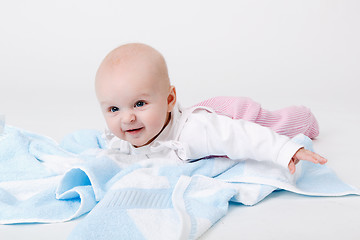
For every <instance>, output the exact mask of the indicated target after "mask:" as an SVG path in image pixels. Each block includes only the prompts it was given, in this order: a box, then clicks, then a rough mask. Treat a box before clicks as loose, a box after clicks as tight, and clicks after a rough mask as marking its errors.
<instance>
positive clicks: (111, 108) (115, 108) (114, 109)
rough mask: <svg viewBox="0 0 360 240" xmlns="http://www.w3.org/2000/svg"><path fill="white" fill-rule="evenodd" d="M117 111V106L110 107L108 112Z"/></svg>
mask: <svg viewBox="0 0 360 240" xmlns="http://www.w3.org/2000/svg"><path fill="white" fill-rule="evenodd" d="M117 111H119V108H118V107H110V112H117Z"/></svg>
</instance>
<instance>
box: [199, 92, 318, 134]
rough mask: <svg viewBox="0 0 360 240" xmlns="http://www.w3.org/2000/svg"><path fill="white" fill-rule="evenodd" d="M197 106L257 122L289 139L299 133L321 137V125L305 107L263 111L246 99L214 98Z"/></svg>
mask: <svg viewBox="0 0 360 240" xmlns="http://www.w3.org/2000/svg"><path fill="white" fill-rule="evenodd" d="M196 106H206V107H209V108H212V109H213V110H214V111H215V112H216V113H218V114H221V115H225V116H228V117H231V118H233V119H244V120H247V121H251V122H255V123H257V124H260V125H262V126H264V127H269V128H271V129H272V130H274V131H275V132H277V133H279V134H282V135H286V136H288V137H294V136H295V135H297V134H299V133H302V134H304V135H306V136H308V137H310V138H315V137H316V136H318V135H319V125H318V122H317V120H316V118H315V116H314V115H313V114H312V113H311V111H310V109H308V108H306V107H304V106H291V107H287V108H283V109H280V110H276V111H268V110H265V109H262V108H261V105H260V104H259V103H257V102H254V101H253V100H251V99H250V98H245V97H214V98H210V99H208V100H205V101H203V102H200V103H198V104H196Z"/></svg>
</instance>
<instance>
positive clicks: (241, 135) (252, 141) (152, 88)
mask: <svg viewBox="0 0 360 240" xmlns="http://www.w3.org/2000/svg"><path fill="white" fill-rule="evenodd" d="M95 89H96V95H97V98H98V101H99V103H100V106H101V109H102V112H103V114H104V117H105V121H106V124H107V126H108V129H109V132H108V133H107V134H106V136H107V140H108V144H109V147H110V148H111V149H113V150H114V152H116V154H117V155H118V158H119V159H120V160H121V159H123V158H127V159H130V160H132V159H134V160H135V159H144V158H152V157H168V158H174V157H175V158H177V159H179V158H180V159H182V160H187V161H191V160H195V159H200V158H204V157H207V156H227V157H229V158H231V159H236V160H244V159H254V160H258V161H273V162H276V163H277V164H280V165H282V166H284V167H287V168H289V171H290V172H291V173H294V172H295V165H296V164H297V163H298V162H299V160H306V161H311V162H313V163H319V164H325V163H326V162H327V160H326V159H325V158H323V157H321V156H319V155H318V154H316V153H313V152H311V151H308V150H306V149H304V148H303V146H301V145H298V144H296V143H294V142H292V141H291V140H290V138H288V137H286V136H283V135H279V134H277V133H275V132H274V131H272V130H271V129H269V128H266V127H262V126H260V125H258V124H255V123H252V122H248V121H245V120H241V119H238V120H234V119H231V118H229V117H226V116H222V115H219V114H216V113H215V112H214V111H213V110H211V109H209V108H206V107H202V106H197V107H193V108H189V109H183V108H181V106H179V104H177V102H176V90H175V87H174V86H172V85H170V80H169V76H168V71H167V66H166V62H165V60H164V58H163V56H162V55H161V54H160V53H159V52H158V51H156V50H155V49H153V48H152V47H150V46H147V45H144V44H139V43H132V44H126V45H122V46H120V47H118V48H116V49H114V50H113V51H111V52H110V53H109V54H108V55H107V56H106V57H105V59H104V60H103V62H102V63H101V64H100V66H99V69H98V71H97V74H96V80H95Z"/></svg>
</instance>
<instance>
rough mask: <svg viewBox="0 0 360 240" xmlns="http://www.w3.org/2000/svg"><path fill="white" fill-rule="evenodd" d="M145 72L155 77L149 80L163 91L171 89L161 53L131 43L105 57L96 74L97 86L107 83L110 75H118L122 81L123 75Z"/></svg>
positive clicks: (143, 45)
mask: <svg viewBox="0 0 360 240" xmlns="http://www.w3.org/2000/svg"><path fill="white" fill-rule="evenodd" d="M143 72H146V73H147V74H150V75H152V76H153V78H147V80H150V79H151V80H156V82H154V84H159V87H161V89H169V87H170V80H169V75H168V70H167V66H166V62H165V59H164V57H163V56H162V55H161V53H160V52H158V51H157V50H156V49H154V48H152V47H150V46H148V45H146V44H142V43H129V44H125V45H122V46H120V47H117V48H115V49H114V50H112V51H111V52H110V53H109V54H108V55H107V56H106V57H105V59H104V60H103V61H102V63H101V64H100V66H99V68H98V71H97V73H96V80H95V84H96V86H97V85H98V84H101V82H103V81H106V75H108V74H109V73H117V74H118V75H119V78H118V80H119V81H121V80H122V78H121V77H120V76H121V75H127V74H128V73H143ZM143 80H145V79H143ZM159 90H160V89H159Z"/></svg>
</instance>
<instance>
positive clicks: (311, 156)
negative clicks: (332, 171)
mask: <svg viewBox="0 0 360 240" xmlns="http://www.w3.org/2000/svg"><path fill="white" fill-rule="evenodd" d="M300 160H305V161H310V162H313V163H320V164H321V165H323V164H325V163H327V160H326V159H325V158H323V157H322V156H320V155H319V154H316V153H314V152H312V151H309V150H306V149H304V148H300V149H299V150H298V151H297V152H296V153H295V154H294V156H293V157H292V158H291V160H290V162H289V165H288V168H289V171H290V173H291V174H294V173H295V170H296V168H295V165H296V164H298V162H299V161H300Z"/></svg>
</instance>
